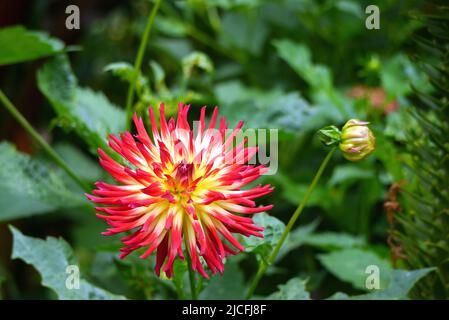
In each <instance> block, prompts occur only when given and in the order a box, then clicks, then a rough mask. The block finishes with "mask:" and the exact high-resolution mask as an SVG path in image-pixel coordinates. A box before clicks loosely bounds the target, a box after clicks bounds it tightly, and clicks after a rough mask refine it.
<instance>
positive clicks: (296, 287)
mask: <svg viewBox="0 0 449 320" xmlns="http://www.w3.org/2000/svg"><path fill="white" fill-rule="evenodd" d="M306 284H307V280H304V279H300V278H293V279H290V280H289V281H288V282H287V283H286V284H283V285H280V286H278V288H279V290H278V291H276V292H275V293H272V294H271V295H269V296H268V297H267V299H269V300H310V294H309V292H307V290H306Z"/></svg>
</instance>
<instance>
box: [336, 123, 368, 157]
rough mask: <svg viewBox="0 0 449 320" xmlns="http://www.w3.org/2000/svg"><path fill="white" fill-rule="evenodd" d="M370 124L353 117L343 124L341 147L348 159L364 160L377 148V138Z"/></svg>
mask: <svg viewBox="0 0 449 320" xmlns="http://www.w3.org/2000/svg"><path fill="white" fill-rule="evenodd" d="M368 124H369V122H366V121H361V120H357V119H351V120H349V121H348V122H346V124H345V125H344V126H343V129H342V132H341V142H340V145H339V147H340V150H341V151H342V152H343V156H344V157H345V158H346V159H347V160H349V161H359V160H362V159H364V158H366V157H367V156H368V155H369V154H370V153H371V152H373V151H374V149H375V148H376V138H375V137H374V134H373V133H372V131H371V130H370V129H369V128H368Z"/></svg>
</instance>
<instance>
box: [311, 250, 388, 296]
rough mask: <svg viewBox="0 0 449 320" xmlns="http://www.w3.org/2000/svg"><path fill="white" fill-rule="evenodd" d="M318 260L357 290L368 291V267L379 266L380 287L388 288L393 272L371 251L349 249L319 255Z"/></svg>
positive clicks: (386, 263)
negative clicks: (389, 278)
mask: <svg viewBox="0 0 449 320" xmlns="http://www.w3.org/2000/svg"><path fill="white" fill-rule="evenodd" d="M318 259H319V260H320V262H321V263H322V264H323V265H324V267H325V268H326V269H327V270H329V271H330V272H331V273H332V274H333V275H335V276H336V277H337V278H339V279H340V280H343V281H347V282H350V283H351V284H352V285H353V286H354V287H355V288H357V289H361V290H367V288H366V279H367V277H368V276H369V273H367V267H368V266H372V265H374V266H377V267H378V268H379V273H380V287H381V288H386V284H387V283H388V277H389V274H390V271H391V267H390V265H389V263H388V262H387V261H386V260H384V259H382V258H380V257H379V256H377V255H376V254H374V253H373V252H370V251H365V250H362V249H356V248H348V249H344V250H340V251H332V252H330V253H326V254H320V255H318Z"/></svg>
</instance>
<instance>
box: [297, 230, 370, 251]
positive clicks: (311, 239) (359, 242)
mask: <svg viewBox="0 0 449 320" xmlns="http://www.w3.org/2000/svg"><path fill="white" fill-rule="evenodd" d="M303 243H304V244H307V245H309V246H313V247H317V248H321V249H324V250H336V249H344V248H353V247H362V246H364V245H366V243H365V241H364V240H363V238H361V237H357V236H353V235H351V234H347V233H344V232H320V233H315V234H310V235H308V236H306V237H305V238H304V240H303Z"/></svg>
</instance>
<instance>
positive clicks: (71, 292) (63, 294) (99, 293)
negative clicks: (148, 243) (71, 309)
mask: <svg viewBox="0 0 449 320" xmlns="http://www.w3.org/2000/svg"><path fill="white" fill-rule="evenodd" d="M9 228H10V230H11V232H12V235H13V249H12V258H13V259H16V258H18V259H21V260H23V261H24V262H26V263H28V264H31V265H32V266H34V267H35V268H36V269H37V271H38V272H39V274H40V275H41V277H42V285H44V286H45V287H47V288H50V289H52V290H53V291H54V292H56V294H57V296H58V299H61V300H110V299H125V297H123V296H119V295H115V294H112V293H110V292H107V291H105V290H103V289H101V288H99V287H97V286H94V285H92V284H90V283H89V282H87V281H86V280H85V279H83V278H82V277H81V278H80V285H79V289H75V288H73V289H68V288H67V286H66V281H67V278H68V277H69V276H70V275H71V274H72V273H70V272H69V273H67V267H68V266H69V265H74V266H77V261H76V258H75V257H74V255H73V252H72V249H71V248H70V245H69V244H68V243H67V242H65V241H64V240H63V239H62V238H60V239H56V238H53V237H48V238H47V239H46V240H42V239H36V238H32V237H28V236H25V235H23V234H22V233H21V232H20V231H19V230H17V229H16V228H14V227H13V226H9Z"/></svg>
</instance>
